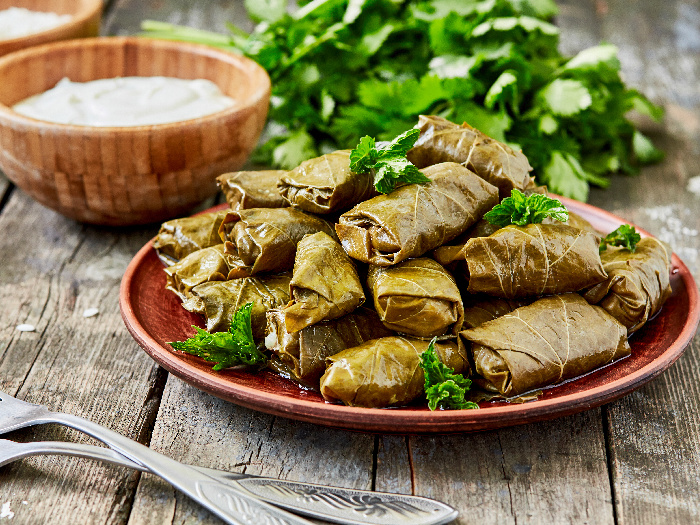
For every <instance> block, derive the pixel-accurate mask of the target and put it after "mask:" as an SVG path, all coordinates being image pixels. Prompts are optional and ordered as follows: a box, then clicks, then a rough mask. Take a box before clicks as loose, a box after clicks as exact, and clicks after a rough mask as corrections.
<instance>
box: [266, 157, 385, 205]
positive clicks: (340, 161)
mask: <svg viewBox="0 0 700 525" xmlns="http://www.w3.org/2000/svg"><path fill="white" fill-rule="evenodd" d="M278 188H279V193H280V194H281V195H282V196H283V197H284V198H285V199H286V200H288V201H289V203H290V204H291V205H292V206H294V207H297V208H299V209H302V210H304V211H308V212H311V213H318V214H327V213H339V212H342V211H345V210H347V209H349V208H352V207H353V206H354V205H355V204H357V203H358V202H362V201H364V200H367V199H369V198H371V197H374V196H375V195H377V191H376V190H375V189H374V176H373V175H372V174H371V173H355V172H353V171H351V170H350V151H349V150H340V151H334V152H333V153H328V154H326V155H322V156H321V157H317V158H314V159H309V160H306V161H304V162H302V163H301V164H300V165H299V166H298V167H296V168H294V169H293V170H292V171H290V172H289V173H287V174H286V175H285V176H283V177H282V178H281V179H280V181H279V184H278Z"/></svg>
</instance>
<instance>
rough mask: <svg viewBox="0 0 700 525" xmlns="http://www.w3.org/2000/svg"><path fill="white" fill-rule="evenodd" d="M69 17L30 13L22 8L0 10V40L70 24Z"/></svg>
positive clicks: (56, 14) (40, 12) (38, 12)
mask: <svg viewBox="0 0 700 525" xmlns="http://www.w3.org/2000/svg"><path fill="white" fill-rule="evenodd" d="M71 18H73V17H72V16H71V15H59V14H58V13H46V12H43V11H30V10H29V9H24V8H23V7H10V8H8V9H2V10H0V40H10V39H11V38H19V37H21V36H27V35H33V34H34V33H41V32H42V31H47V30H49V29H53V28H54V27H58V26H60V25H63V24H67V23H68V22H70V20H71Z"/></svg>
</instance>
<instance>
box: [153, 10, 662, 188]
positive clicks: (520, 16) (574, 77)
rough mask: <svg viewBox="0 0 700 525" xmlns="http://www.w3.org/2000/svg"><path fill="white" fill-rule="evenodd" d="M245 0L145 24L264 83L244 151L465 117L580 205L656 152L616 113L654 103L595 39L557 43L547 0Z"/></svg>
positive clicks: (273, 160) (610, 49) (316, 147)
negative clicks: (220, 52)
mask: <svg viewBox="0 0 700 525" xmlns="http://www.w3.org/2000/svg"><path fill="white" fill-rule="evenodd" d="M300 4H301V7H299V9H297V10H295V11H293V12H291V14H290V13H288V7H287V1H286V0H247V1H246V7H247V9H248V12H249V14H250V16H251V18H252V19H253V20H255V21H257V22H258V25H257V26H256V28H255V30H254V31H253V32H252V33H251V34H247V33H245V32H243V31H241V30H240V29H237V28H235V27H233V26H231V34H230V35H219V34H216V33H210V32H206V31H201V30H193V29H189V28H183V27H177V26H171V25H169V24H162V23H156V22H145V23H144V29H145V30H146V31H147V34H151V35H152V36H156V37H165V38H174V39H182V40H194V41H198V42H205V43H209V44H213V45H217V46H220V47H224V48H228V49H236V50H238V51H239V52H242V53H243V54H245V55H247V56H249V57H250V58H252V59H254V60H256V61H257V62H258V63H260V64H261V65H262V66H263V67H264V68H265V69H266V70H267V71H268V73H269V74H270V77H271V78H272V85H273V97H272V107H271V112H270V119H271V125H270V126H269V127H268V133H267V134H266V141H265V142H264V144H263V145H262V146H261V147H260V148H259V149H258V152H257V160H260V161H262V162H265V163H268V164H271V165H275V166H279V167H283V168H292V167H294V166H296V165H298V164H299V163H300V162H301V161H303V160H305V159H307V158H311V157H313V156H317V155H319V154H320V153H324V152H327V151H329V150H333V149H336V148H351V147H353V146H355V145H356V144H357V143H358V142H359V140H360V137H362V136H364V135H371V136H374V137H376V138H377V139H378V140H388V139H390V138H392V137H394V136H396V135H398V134H399V133H401V132H403V131H404V130H406V129H408V128H410V127H412V126H413V125H415V123H416V121H417V116H418V115H419V114H421V113H422V114H436V115H441V116H443V117H445V118H447V119H450V120H452V121H454V122H457V123H461V122H463V121H466V122H468V123H469V124H471V125H472V126H474V127H476V128H478V129H480V130H481V131H483V132H484V133H486V134H487V135H490V136H492V137H494V138H496V139H498V140H501V141H506V142H508V143H509V144H511V145H513V146H515V147H516V148H521V149H522V150H523V152H524V153H525V155H527V157H528V158H529V160H530V163H531V164H532V166H533V167H534V168H535V171H534V174H535V176H536V180H537V182H538V183H540V184H547V185H548V186H549V188H550V189H551V190H552V191H554V192H556V193H559V194H562V195H566V196H569V197H573V198H576V199H579V200H586V198H587V196H588V188H589V184H595V185H598V186H607V185H608V183H609V180H608V179H607V178H606V177H605V176H606V175H607V174H609V173H611V172H616V171H622V172H625V173H632V172H634V171H635V168H634V166H635V165H636V164H638V163H645V162H652V161H656V160H659V159H660V158H661V156H662V154H661V152H659V151H658V150H657V149H656V148H654V146H653V145H652V143H651V141H650V140H649V139H648V138H647V137H645V136H644V135H643V134H642V133H641V132H639V131H637V130H635V128H634V126H633V125H632V123H631V122H630V121H629V120H628V119H627V118H626V114H627V112H628V111H629V110H631V109H636V110H638V111H640V112H642V113H644V114H647V115H650V116H652V117H653V118H657V119H658V118H660V117H661V109H660V108H659V107H657V106H655V105H653V104H652V103H650V102H649V101H648V100H647V99H646V98H645V97H644V96H643V95H641V94H640V93H639V92H637V91H635V90H631V89H627V88H626V87H625V85H624V83H623V82H622V80H621V78H620V63H619V61H618V58H617V49H616V48H615V47H614V46H612V45H608V44H603V45H600V46H597V47H593V48H590V49H586V50H584V51H582V52H581V53H579V54H578V55H576V56H575V57H573V58H570V57H565V56H562V55H561V54H560V53H559V51H558V49H557V45H558V40H559V30H558V29H557V27H556V26H554V25H552V24H551V23H550V22H549V20H551V19H552V18H553V16H554V15H555V14H556V12H557V8H556V5H555V3H554V0H313V1H311V2H300Z"/></svg>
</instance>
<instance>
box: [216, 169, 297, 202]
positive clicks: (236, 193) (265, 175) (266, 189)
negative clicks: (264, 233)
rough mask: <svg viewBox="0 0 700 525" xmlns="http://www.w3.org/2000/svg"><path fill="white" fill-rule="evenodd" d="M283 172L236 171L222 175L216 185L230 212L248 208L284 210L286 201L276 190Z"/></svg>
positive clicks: (217, 179)
mask: <svg viewBox="0 0 700 525" xmlns="http://www.w3.org/2000/svg"><path fill="white" fill-rule="evenodd" d="M286 173H287V172H286V171H285V170H264V171H236V172H233V173H224V174H223V175H219V176H218V177H217V178H216V183H217V184H218V185H219V188H221V191H222V192H223V193H224V196H225V197H226V202H228V205H229V206H230V207H231V209H232V210H248V209H250V208H284V207H285V206H289V203H288V202H287V200H286V199H285V198H284V197H282V195H280V192H279V191H278V190H277V183H278V182H279V180H280V178H281V177H282V176H283V175H285V174H286Z"/></svg>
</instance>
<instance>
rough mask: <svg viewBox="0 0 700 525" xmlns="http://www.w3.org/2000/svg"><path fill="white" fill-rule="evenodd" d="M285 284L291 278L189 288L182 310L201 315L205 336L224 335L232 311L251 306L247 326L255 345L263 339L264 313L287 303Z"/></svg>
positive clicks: (244, 279) (270, 277)
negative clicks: (255, 342) (204, 320)
mask: <svg viewBox="0 0 700 525" xmlns="http://www.w3.org/2000/svg"><path fill="white" fill-rule="evenodd" d="M289 281H291V275H290V274H289V273H287V274H279V275H266V276H264V277H242V278H240V279H231V280H229V281H218V282H208V283H204V284H200V285H198V286H195V287H194V288H192V291H191V296H190V297H189V298H188V299H187V300H186V301H184V302H183V303H182V306H183V307H184V308H185V309H186V310H189V311H190V312H194V313H198V314H202V315H204V316H205V318H206V329H207V331H208V332H225V331H227V330H228V329H229V326H230V325H231V317H232V316H233V314H234V313H235V312H236V310H238V309H239V308H240V307H241V306H245V305H246V304H247V303H253V309H252V311H251V315H250V318H251V325H252V328H253V337H254V338H255V340H256V341H258V342H259V341H262V340H263V339H264V338H265V327H266V326H267V320H266V319H265V312H267V311H268V310H270V309H272V308H280V307H282V306H284V305H285V304H287V302H289Z"/></svg>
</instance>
